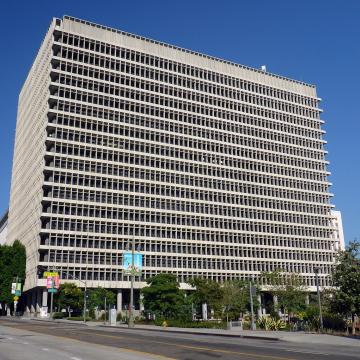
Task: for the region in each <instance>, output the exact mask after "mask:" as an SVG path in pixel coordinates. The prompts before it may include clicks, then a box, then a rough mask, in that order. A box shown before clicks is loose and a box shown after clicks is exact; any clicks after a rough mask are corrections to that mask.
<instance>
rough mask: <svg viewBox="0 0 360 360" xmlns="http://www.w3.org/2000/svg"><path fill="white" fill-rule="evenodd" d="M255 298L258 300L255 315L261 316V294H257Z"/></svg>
mask: <svg viewBox="0 0 360 360" xmlns="http://www.w3.org/2000/svg"><path fill="white" fill-rule="evenodd" d="M257 300H258V302H259V307H258V310H257V316H258V318H261V316H262V304H261V295H260V294H259V295H258V297H257Z"/></svg>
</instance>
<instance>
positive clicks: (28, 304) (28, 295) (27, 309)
mask: <svg viewBox="0 0 360 360" xmlns="http://www.w3.org/2000/svg"><path fill="white" fill-rule="evenodd" d="M25 312H26V315H28V316H29V315H30V312H31V291H28V292H27V293H26V306H25Z"/></svg>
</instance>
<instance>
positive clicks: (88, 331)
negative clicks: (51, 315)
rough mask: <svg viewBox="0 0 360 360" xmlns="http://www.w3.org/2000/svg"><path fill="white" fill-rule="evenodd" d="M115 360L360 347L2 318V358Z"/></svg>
mask: <svg viewBox="0 0 360 360" xmlns="http://www.w3.org/2000/svg"><path fill="white" fill-rule="evenodd" d="M15 345H16V346H15ZM19 345H20V346H19ZM19 351H20V353H19ZM50 354H51V355H50ZM19 356H20V357H19ZM21 356H22V357H21ZM115 358H116V359H121V360H138V359H163V360H166V359H179V360H205V359H206V360H207V359H221V360H230V359H237V360H252V359H253V360H297V359H306V360H322V359H327V360H340V359H341V360H342V359H344V360H351V359H360V347H345V346H344V347H339V346H333V345H331V344H329V345H319V344H316V345H315V344H298V343H296V344H294V343H288V342H283V341H273V340H258V339H242V338H239V339H238V338H225V337H219V336H204V335H191V334H174V333H164V332H153V331H146V330H136V329H134V330H130V329H119V328H117V329H112V328H99V327H87V326H84V325H81V324H77V323H74V324H72V323H71V324H68V323H53V322H44V321H31V320H8V319H6V318H4V319H0V360H27V359H32V360H34V359H36V360H42V359H46V360H49V359H51V360H57V359H59V360H60V359H62V360H63V359H71V360H95V359H96V360H97V359H99V360H112V359H115Z"/></svg>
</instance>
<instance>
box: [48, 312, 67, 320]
mask: <svg viewBox="0 0 360 360" xmlns="http://www.w3.org/2000/svg"><path fill="white" fill-rule="evenodd" d="M67 315H68V314H67V313H64V312H56V313H53V315H52V318H53V319H54V320H56V319H63V318H64V317H67Z"/></svg>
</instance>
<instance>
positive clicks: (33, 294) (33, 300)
mask: <svg viewBox="0 0 360 360" xmlns="http://www.w3.org/2000/svg"><path fill="white" fill-rule="evenodd" d="M30 291H31V308H30V311H31V313H33V314H35V312H36V295H37V291H36V289H31V290H30Z"/></svg>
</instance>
